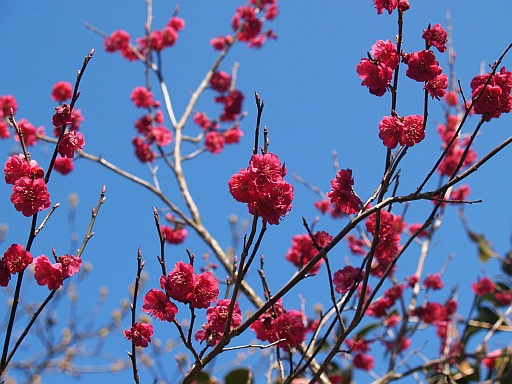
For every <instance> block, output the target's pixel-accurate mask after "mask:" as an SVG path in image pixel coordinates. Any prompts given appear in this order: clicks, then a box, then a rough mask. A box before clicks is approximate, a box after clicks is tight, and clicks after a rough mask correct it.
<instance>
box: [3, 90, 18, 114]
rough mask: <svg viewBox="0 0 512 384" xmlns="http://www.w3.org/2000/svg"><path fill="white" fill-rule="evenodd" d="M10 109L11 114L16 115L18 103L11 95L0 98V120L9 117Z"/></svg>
mask: <svg viewBox="0 0 512 384" xmlns="http://www.w3.org/2000/svg"><path fill="white" fill-rule="evenodd" d="M11 109H12V111H13V114H16V111H17V110H18V102H17V101H16V99H15V98H14V96H13V95H4V96H0V119H1V118H2V117H9V116H10V115H11Z"/></svg>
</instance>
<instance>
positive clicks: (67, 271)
mask: <svg viewBox="0 0 512 384" xmlns="http://www.w3.org/2000/svg"><path fill="white" fill-rule="evenodd" d="M57 262H58V263H59V264H60V265H62V275H63V277H65V278H66V277H70V276H73V275H74V274H76V273H78V272H79V271H80V267H81V266H82V259H81V258H80V257H76V256H73V255H62V256H59V257H58V258H57Z"/></svg>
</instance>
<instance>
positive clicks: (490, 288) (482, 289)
mask: <svg viewBox="0 0 512 384" xmlns="http://www.w3.org/2000/svg"><path fill="white" fill-rule="evenodd" d="M471 289H472V290H473V292H474V293H475V295H477V296H485V295H487V294H488V293H493V292H494V282H493V281H492V280H491V279H489V278H488V277H484V278H483V279H480V280H478V282H476V283H472V284H471Z"/></svg>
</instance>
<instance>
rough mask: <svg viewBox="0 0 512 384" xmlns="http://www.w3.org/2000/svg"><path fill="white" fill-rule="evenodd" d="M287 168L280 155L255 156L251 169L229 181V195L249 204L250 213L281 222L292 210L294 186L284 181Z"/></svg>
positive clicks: (241, 172) (240, 172)
mask: <svg viewBox="0 0 512 384" xmlns="http://www.w3.org/2000/svg"><path fill="white" fill-rule="evenodd" d="M285 175H286V168H285V167H284V165H282V164H281V162H280V161H279V158H278V157H277V155H275V154H273V153H265V154H263V155H260V154H255V155H252V157H251V160H250V161H249V166H248V167H247V168H246V169H241V170H240V171H239V172H238V173H237V174H235V175H233V176H231V179H230V180H229V183H228V185H229V192H230V193H231V195H232V196H233V197H234V198H235V200H236V201H239V202H240V203H247V205H248V208H249V213H250V214H252V215H257V216H259V217H261V218H262V219H263V221H264V222H266V223H269V224H279V220H280V219H281V218H282V217H283V216H285V215H286V214H287V213H288V212H289V211H290V210H291V209H292V200H293V186H292V185H290V184H289V183H288V182H286V181H285V180H284V179H283V178H284V176H285Z"/></svg>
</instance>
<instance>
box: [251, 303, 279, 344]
mask: <svg viewBox="0 0 512 384" xmlns="http://www.w3.org/2000/svg"><path fill="white" fill-rule="evenodd" d="M284 313H286V311H285V309H284V308H283V304H282V301H281V299H279V300H278V301H277V302H276V303H275V304H274V305H273V306H272V307H270V308H269V309H268V310H267V311H266V312H265V313H264V314H262V315H261V316H260V317H259V318H258V320H256V321H255V322H254V323H252V324H251V329H252V330H253V331H254V332H255V333H256V338H258V340H261V341H270V342H271V343H272V342H274V341H276V340H278V339H277V335H276V333H275V330H274V325H273V323H274V319H276V318H277V317H279V316H281V315H282V314H284Z"/></svg>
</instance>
